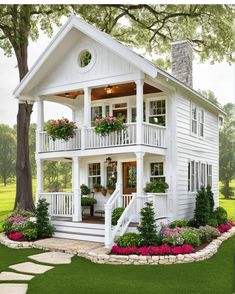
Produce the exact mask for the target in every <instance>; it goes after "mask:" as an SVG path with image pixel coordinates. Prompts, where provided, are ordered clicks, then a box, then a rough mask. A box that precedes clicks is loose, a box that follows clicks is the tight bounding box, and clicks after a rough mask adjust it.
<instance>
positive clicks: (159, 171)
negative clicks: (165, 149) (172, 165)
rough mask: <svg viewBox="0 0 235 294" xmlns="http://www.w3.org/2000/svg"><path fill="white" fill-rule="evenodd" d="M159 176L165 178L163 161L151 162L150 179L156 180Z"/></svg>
mask: <svg viewBox="0 0 235 294" xmlns="http://www.w3.org/2000/svg"><path fill="white" fill-rule="evenodd" d="M159 178H161V179H164V180H165V176H164V164H163V162H154V163H151V164H150V181H154V180H156V179H159Z"/></svg>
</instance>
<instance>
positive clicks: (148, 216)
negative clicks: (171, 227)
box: [138, 202, 158, 246]
mask: <svg viewBox="0 0 235 294" xmlns="http://www.w3.org/2000/svg"><path fill="white" fill-rule="evenodd" d="M140 215H141V222H140V225H139V226H138V231H139V233H140V237H141V242H142V245H146V246H149V245H154V244H156V240H157V241H158V238H157V234H156V228H157V226H156V222H155V213H154V208H153V203H152V202H146V203H145V207H143V208H142V209H141V211H140Z"/></svg>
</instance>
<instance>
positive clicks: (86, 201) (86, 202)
mask: <svg viewBox="0 0 235 294" xmlns="http://www.w3.org/2000/svg"><path fill="white" fill-rule="evenodd" d="M96 203H97V200H96V199H95V198H91V197H84V196H83V197H81V205H82V206H91V205H94V204H96Z"/></svg>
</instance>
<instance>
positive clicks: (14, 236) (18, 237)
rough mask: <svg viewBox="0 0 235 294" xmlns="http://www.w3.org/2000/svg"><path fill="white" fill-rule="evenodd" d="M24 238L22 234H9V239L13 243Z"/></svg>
mask: <svg viewBox="0 0 235 294" xmlns="http://www.w3.org/2000/svg"><path fill="white" fill-rule="evenodd" d="M22 237H23V234H22V233H21V232H10V233H9V234H8V238H9V239H10V240H13V241H16V240H19V239H21V238H22Z"/></svg>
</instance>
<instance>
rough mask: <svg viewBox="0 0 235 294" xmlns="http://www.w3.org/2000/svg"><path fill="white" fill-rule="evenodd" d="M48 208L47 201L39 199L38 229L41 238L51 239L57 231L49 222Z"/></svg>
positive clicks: (36, 213)
mask: <svg viewBox="0 0 235 294" xmlns="http://www.w3.org/2000/svg"><path fill="white" fill-rule="evenodd" d="M48 206H49V204H48V203H47V202H46V200H45V199H39V201H38V204H37V208H36V212H35V215H36V219H37V221H36V227H37V233H38V237H39V238H40V237H41V238H43V237H51V236H52V235H53V233H54V231H55V229H54V227H53V226H52V225H51V224H50V221H49V213H48Z"/></svg>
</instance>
